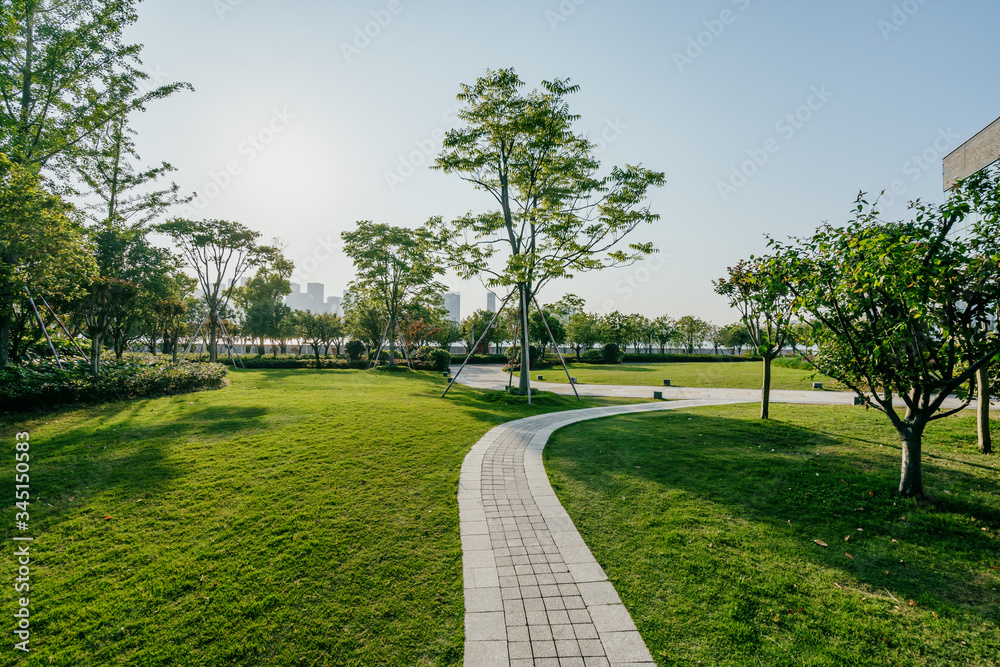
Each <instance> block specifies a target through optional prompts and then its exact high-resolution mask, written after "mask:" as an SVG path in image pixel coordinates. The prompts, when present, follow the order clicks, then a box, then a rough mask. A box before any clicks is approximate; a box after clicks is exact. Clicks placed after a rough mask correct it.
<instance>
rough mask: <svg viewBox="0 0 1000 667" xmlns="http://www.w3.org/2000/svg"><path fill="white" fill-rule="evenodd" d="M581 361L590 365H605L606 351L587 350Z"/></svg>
mask: <svg viewBox="0 0 1000 667" xmlns="http://www.w3.org/2000/svg"><path fill="white" fill-rule="evenodd" d="M580 361H583V362H584V363H588V364H603V363H604V350H587V351H586V352H584V353H583V355H582V356H581V357H580Z"/></svg>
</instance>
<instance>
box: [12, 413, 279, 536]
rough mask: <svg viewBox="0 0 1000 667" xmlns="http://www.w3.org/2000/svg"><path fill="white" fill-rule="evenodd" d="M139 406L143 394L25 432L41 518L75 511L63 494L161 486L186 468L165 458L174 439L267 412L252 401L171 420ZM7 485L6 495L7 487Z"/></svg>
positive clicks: (125, 492)
mask: <svg viewBox="0 0 1000 667" xmlns="http://www.w3.org/2000/svg"><path fill="white" fill-rule="evenodd" d="M145 409H146V405H144V402H139V403H130V404H116V405H110V406H102V409H101V411H100V413H98V415H95V416H96V417H99V419H100V422H101V423H100V424H99V425H97V426H95V423H94V420H93V419H90V420H87V421H84V422H83V423H81V424H79V425H77V426H74V427H72V428H70V429H68V430H66V431H64V432H62V433H60V434H59V435H57V436H55V437H53V438H51V439H45V438H44V437H41V436H40V437H38V438H36V439H33V440H32V449H31V454H32V468H31V488H32V496H33V499H34V500H40V501H44V502H46V503H47V504H48V505H49V507H46V508H45V511H44V513H43V517H44V522H45V523H50V522H58V521H59V520H60V518H61V515H62V514H63V513H64V512H75V511H76V510H75V509H72V507H71V504H70V502H71V501H69V498H84V499H86V498H89V497H93V496H94V495H95V494H98V493H111V494H113V495H115V496H126V497H133V496H134V497H141V496H143V495H144V494H146V493H159V492H162V491H163V490H165V489H167V488H169V487H170V486H171V484H172V483H174V482H175V481H176V480H178V479H179V478H181V477H183V476H184V475H185V473H186V468H187V466H186V465H184V463H183V462H178V461H176V460H174V461H168V460H167V459H168V457H169V456H170V455H171V454H174V453H175V452H176V447H177V445H178V443H179V442H184V441H186V440H188V439H192V438H198V439H202V438H204V439H206V440H208V439H214V438H217V437H220V436H226V437H232V436H238V435H239V434H240V433H244V432H247V431H250V430H256V429H258V428H261V426H262V420H263V418H264V417H265V416H266V415H268V414H269V412H270V410H269V409H267V408H260V407H239V406H211V407H200V408H197V409H192V410H186V411H185V412H184V413H183V415H182V417H181V418H179V419H176V420H171V421H165V420H163V419H162V418H157V419H156V420H154V421H153V422H151V423H143V422H142V412H143V411H144V410H145ZM3 482H4V483H3V484H0V492H3V488H2V487H4V486H12V485H13V479H10V480H7V479H5V480H3ZM9 493H10V495H11V496H13V488H10V489H9ZM43 527H44V525H43V524H42V525H39V528H43Z"/></svg>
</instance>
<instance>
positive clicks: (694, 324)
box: [677, 315, 712, 354]
mask: <svg viewBox="0 0 1000 667" xmlns="http://www.w3.org/2000/svg"><path fill="white" fill-rule="evenodd" d="M711 331H712V325H711V324H710V323H709V322H706V321H705V320H703V319H701V318H698V317H694V316H693V315H685V316H684V317H682V318H680V319H679V320H677V338H678V340H679V341H680V342H681V344H682V345H683V347H684V348H685V349H686V350H687V351H688V354H694V348H695V347H700V346H701V344H702V343H703V342H705V339H706V338H708V336H709V334H710V333H711Z"/></svg>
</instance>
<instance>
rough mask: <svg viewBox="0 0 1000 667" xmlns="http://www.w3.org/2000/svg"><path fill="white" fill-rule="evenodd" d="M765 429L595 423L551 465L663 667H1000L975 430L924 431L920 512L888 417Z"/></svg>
mask: <svg viewBox="0 0 1000 667" xmlns="http://www.w3.org/2000/svg"><path fill="white" fill-rule="evenodd" d="M719 365H720V366H723V365H725V366H728V364H719ZM756 413H757V407H756V406H752V405H740V406H721V407H712V408H700V409H695V410H685V411H678V412H676V413H674V412H666V413H659V414H650V415H637V416H630V417H615V418H613V419H605V420H598V421H590V422H585V423H582V424H578V425H574V426H572V427H569V428H567V429H564V430H561V431H559V432H557V433H556V434H555V435H554V437H553V438H552V440H551V442H550V443H549V445H548V446H547V447H546V449H545V460H546V467H547V469H548V471H549V475H550V478H551V480H552V483H553V486H554V487H555V489H556V493H557V494H558V495H559V497H560V498H561V499H562V502H563V504H564V505H565V506H566V508H567V510H568V511H569V514H570V516H572V517H573V520H574V521H575V522H576V525H577V527H578V528H579V529H580V532H581V533H582V534H583V537H584V539H585V540H586V542H587V544H588V545H589V546H590V547H591V550H592V551H593V553H594V555H595V557H596V558H597V560H598V561H599V562H600V563H601V564H602V565H603V566H604V568H605V570H606V571H607V573H608V576H609V577H610V579H611V581H612V582H613V583H614V585H615V587H616V588H617V589H618V592H619V593H620V595H621V597H622V599H623V601H624V603H625V605H626V606H627V607H628V608H629V610H630V611H631V613H632V616H633V618H634V619H635V621H636V623H637V625H638V628H639V631H640V632H641V633H642V635H643V637H644V638H645V640H646V643H647V644H648V646H649V648H650V650H651V651H652V653H653V655H654V657H655V658H656V660H657V661H658V663H659V664H660V665H681V664H683V665H695V664H702V665H748V666H749V665H765V666H768V667H770V666H774V665H831V666H832V665H851V666H856V665H892V666H894V667H899V666H910V665H942V666H944V665H976V666H978V667H988V666H991V665H994V666H995V665H998V664H1000V628H998V623H1000V483H998V482H1000V470H998V467H997V466H998V460H997V457H996V456H990V457H986V456H982V455H980V454H978V453H977V452H976V448H975V443H976V436H975V426H974V422H973V420H972V416H971V414H968V415H965V416H961V417H953V418H950V419H948V420H946V421H945V422H944V423H942V422H936V423H935V424H933V425H931V426H930V427H929V428H928V431H927V434H926V436H925V450H924V474H925V482H924V483H925V486H926V488H927V490H928V492H929V493H931V494H932V495H933V496H935V497H936V498H937V504H936V506H932V507H921V506H917V505H916V504H915V503H913V502H912V501H904V500H902V499H899V498H897V497H896V496H895V494H894V490H895V488H896V485H897V484H898V480H899V457H900V452H899V446H898V442H897V440H896V437H895V435H894V433H893V431H892V429H891V427H890V426H889V424H888V422H887V421H886V420H885V418H884V417H882V416H881V415H879V414H877V413H875V412H874V411H872V412H867V413H866V412H865V411H864V410H861V409H849V408H836V407H813V406H788V405H775V406H772V417H773V419H772V420H771V421H770V422H761V421H760V420H758V419H755V416H756ZM814 540H820V541H822V542H824V543H826V544H827V545H829V546H828V547H826V548H824V547H823V546H820V545H818V544H817V543H815V542H814Z"/></svg>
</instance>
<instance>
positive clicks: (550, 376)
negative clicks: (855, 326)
mask: <svg viewBox="0 0 1000 667" xmlns="http://www.w3.org/2000/svg"><path fill="white" fill-rule="evenodd" d="M568 366H569V371H570V375H571V376H572V377H575V378H576V379H577V381H578V382H579V383H581V384H618V385H629V386H649V387H659V386H662V385H663V381H664V380H665V379H669V380H670V384H671V385H672V386H674V387H697V388H725V389H760V387H761V383H762V378H763V366H762V364H761V362H759V361H725V362H724V361H717V362H692V363H675V364H619V365H613V366H602V365H595V364H584V363H570V364H568ZM531 374H532V379H534V376H535V375H537V374H541V375H543V377H544V378H545V381H546V382H558V383H561V384H565V383H567V382H569V380H567V379H566V373H565V372H564V371H563V369H562V367H556V368H547V369H545V370H543V371H535V370H532V372H531ZM813 382H822V383H823V386H824V389H833V390H836V391H843V390H844V387H843V386H841V385H840V384H839V383H837V382H836V381H834V380H832V379H831V378H828V377H826V376H825V375H819V374H816V373H815V371H812V370H808V369H801V368H787V367H784V366H777V365H772V366H771V389H789V390H807V389H812V383H813Z"/></svg>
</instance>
